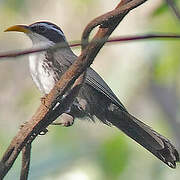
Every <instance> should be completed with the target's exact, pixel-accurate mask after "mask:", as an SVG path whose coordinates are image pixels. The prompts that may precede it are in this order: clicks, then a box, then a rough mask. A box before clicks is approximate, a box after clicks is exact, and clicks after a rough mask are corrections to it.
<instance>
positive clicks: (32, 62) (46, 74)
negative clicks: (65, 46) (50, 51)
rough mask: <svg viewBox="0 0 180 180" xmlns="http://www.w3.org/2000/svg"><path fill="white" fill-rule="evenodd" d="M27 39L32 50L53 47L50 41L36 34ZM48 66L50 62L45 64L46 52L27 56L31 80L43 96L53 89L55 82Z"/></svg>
mask: <svg viewBox="0 0 180 180" xmlns="http://www.w3.org/2000/svg"><path fill="white" fill-rule="evenodd" d="M29 37H30V39H31V40H32V43H33V48H35V47H38V48H39V47H49V46H52V45H54V43H53V42H52V41H49V40H48V39H46V38H45V37H42V36H40V35H38V34H32V35H29ZM49 65H51V62H48V63H47V61H46V52H40V53H36V54H30V55H29V69H30V73H31V76H32V79H33V81H34V82H35V84H36V86H37V87H38V89H39V90H40V91H41V92H42V93H43V94H48V93H49V92H50V90H51V89H52V88H53V87H54V84H55V81H56V76H55V73H54V71H53V70H52V69H51V68H50V66H49ZM47 69H48V71H47Z"/></svg>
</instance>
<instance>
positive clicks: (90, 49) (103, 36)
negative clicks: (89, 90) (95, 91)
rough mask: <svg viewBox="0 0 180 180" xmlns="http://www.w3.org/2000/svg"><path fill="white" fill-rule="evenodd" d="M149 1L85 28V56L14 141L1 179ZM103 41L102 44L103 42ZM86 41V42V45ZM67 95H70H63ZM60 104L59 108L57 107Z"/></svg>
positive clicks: (127, 1)
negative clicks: (109, 43) (125, 22)
mask: <svg viewBox="0 0 180 180" xmlns="http://www.w3.org/2000/svg"><path fill="white" fill-rule="evenodd" d="M146 1H147V0H122V1H121V2H120V3H119V4H118V6H117V7H116V9H115V10H113V11H111V12H109V13H106V14H104V15H103V16H100V17H98V18H96V19H95V20H93V21H92V22H91V23H90V24H88V26H87V27H86V28H85V30H84V32H83V36H82V43H83V46H82V53H81V55H80V56H79V57H78V59H77V60H76V61H75V62H74V63H73V65H72V66H70V68H69V69H68V70H67V71H66V72H65V74H64V75H63V76H62V77H61V79H60V80H59V81H58V82H57V83H56V85H55V86H54V88H53V89H52V90H51V92H50V93H49V94H48V95H47V96H46V97H44V100H43V102H42V104H41V105H40V107H39V108H38V110H37V111H36V113H35V114H34V115H33V117H32V119H31V120H30V121H28V122H27V123H26V124H25V125H24V126H23V127H22V128H21V129H20V131H19V132H18V133H17V135H16V136H15V137H14V138H13V140H12V141H11V144H10V146H9V147H8V149H7V151H6V152H5V154H4V155H3V158H2V160H1V162H0V178H1V179H2V178H3V177H4V176H5V175H6V174H7V172H8V171H9V170H10V168H11V167H12V165H13V163H14V161H15V160H16V158H17V156H18V155H19V153H20V151H21V150H22V149H23V148H24V147H25V146H26V145H30V144H31V142H32V141H33V140H34V139H35V138H36V137H37V135H38V134H39V133H40V132H41V131H43V130H44V129H46V128H47V127H48V125H50V124H51V123H52V122H53V121H54V120H55V119H56V118H57V117H58V116H59V115H60V114H62V113H63V112H64V111H65V110H66V109H67V108H68V107H69V106H70V105H71V103H72V102H73V99H74V98H75V97H76V95H77V93H78V91H79V89H80V87H81V83H82V81H81V80H80V81H79V82H80V83H77V84H76V85H75V86H74V87H73V88H72V90H70V91H68V92H69V93H68V94H67V93H66V92H67V90H69V89H70V88H71V87H72V85H73V84H74V82H75V80H76V79H77V78H78V77H79V76H80V75H81V74H82V73H83V72H84V71H85V70H86V69H87V67H89V66H90V64H91V63H92V62H93V60H94V58H95V57H96V55H97V54H98V52H99V51H100V49H101V48H102V46H103V45H104V43H105V42H106V41H107V39H108V37H109V36H110V35H111V33H112V32H113V31H114V29H115V28H116V27H117V25H118V24H119V23H120V22H121V21H122V19H123V18H124V16H125V15H126V14H127V13H128V12H129V11H130V10H131V9H133V8H136V7H137V6H139V5H141V4H142V3H144V2H146ZM98 25H101V26H100V28H99V30H98V32H97V34H96V35H95V37H94V38H93V40H92V41H91V42H90V43H89V41H88V39H89V34H90V32H91V31H92V29H93V28H95V27H96V26H98ZM99 40H102V41H99ZM84 42H85V43H84ZM65 93H66V96H65V97H64V96H63V95H64V94H65ZM57 102H58V103H59V105H58V106H57V107H56V105H57Z"/></svg>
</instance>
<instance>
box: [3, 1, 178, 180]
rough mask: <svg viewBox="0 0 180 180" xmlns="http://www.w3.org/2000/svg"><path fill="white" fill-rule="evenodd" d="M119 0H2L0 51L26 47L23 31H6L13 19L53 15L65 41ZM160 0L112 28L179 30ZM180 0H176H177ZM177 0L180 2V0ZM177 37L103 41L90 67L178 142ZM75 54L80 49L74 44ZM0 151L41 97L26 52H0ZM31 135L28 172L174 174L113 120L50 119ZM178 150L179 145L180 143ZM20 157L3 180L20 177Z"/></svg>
mask: <svg viewBox="0 0 180 180" xmlns="http://www.w3.org/2000/svg"><path fill="white" fill-rule="evenodd" d="M118 2H119V1H117V0H111V1H104V0H61V1H60V0H46V1H44V0H31V1H28V0H1V1H0V22H1V26H0V47H1V49H0V52H5V51H8V50H18V49H25V48H28V47H31V42H30V40H29V39H28V38H27V37H26V36H25V35H23V34H21V33H3V30H4V29H6V28H7V27H9V26H12V25H15V24H31V23H33V22H35V21H41V20H46V21H51V22H54V23H56V24H57V25H59V26H60V27H61V28H62V29H63V31H64V32H65V34H66V36H67V39H68V40H69V41H72V40H78V39H80V38H81V33H82V31H83V28H84V27H85V26H86V24H87V23H88V22H89V21H90V20H92V19H93V18H95V17H96V16H98V15H100V14H102V13H105V12H107V11H110V10H112V9H113V8H114V7H115V6H116V5H117V3H118ZM164 2H165V1H161V0H149V1H148V2H147V3H145V4H144V5H142V6H141V7H139V8H137V9H135V10H133V11H132V12H131V13H129V14H128V15H127V16H126V17H125V19H124V20H123V22H122V23H121V24H120V26H119V27H118V28H117V29H116V30H115V32H114V33H113V36H118V35H132V34H138V33H147V32H177V33H178V32H180V22H179V21H178V20H177V19H176V18H175V17H174V16H173V15H172V13H171V11H170V10H169V8H168V7H167V6H166V4H165V3H164ZM176 2H178V1H176ZM178 3H179V2H178ZM179 5H180V3H179ZM179 50H180V42H179V41H177V40H176V41H141V42H133V43H119V44H113V45H109V46H106V47H104V48H103V49H102V50H101V52H100V53H99V55H98V56H97V58H96V60H95V62H94V64H93V67H94V68H95V69H96V70H97V71H98V73H99V74H100V75H102V77H103V78H104V79H105V81H106V82H107V83H108V84H109V86H110V87H111V88H112V89H113V91H114V92H115V94H116V95H117V96H118V97H119V98H120V100H121V101H122V102H123V104H124V105H125V106H126V107H127V109H128V110H129V112H131V113H132V114H133V115H134V116H136V117H137V118H139V119H141V120H143V121H144V122H145V123H147V124H149V125H150V126H152V127H153V128H154V129H156V130H157V131H158V132H160V133H162V134H163V135H165V136H166V137H168V138H170V139H171V141H172V142H173V143H174V144H175V145H176V146H177V147H178V148H179V147H180V130H179V129H180V118H179V117H180V113H179V104H180V101H179V99H180V81H179V76H180V51H179ZM74 51H75V53H76V54H79V52H80V49H74ZM0 61H1V62H0V83H1V86H0V94H1V95H0V147H1V148H0V154H1V156H2V154H3V152H4V151H5V149H6V148H7V146H8V144H9V143H10V140H11V139H12V138H13V136H14V135H15V134H16V133H17V131H18V128H19V126H20V125H21V124H22V123H23V122H25V121H27V120H28V119H30V118H31V116H32V114H33V113H34V112H35V110H36V108H37V107H38V105H39V104H40V97H41V95H40V93H39V92H38V90H37V89H36V87H35V85H34V84H33V82H32V80H31V77H30V75H29V72H28V71H29V70H28V57H27V56H25V57H18V58H14V59H3V60H0ZM48 129H49V133H48V134H47V135H46V136H40V137H38V138H37V139H36V140H35V141H34V142H33V149H32V161H31V168H30V176H29V179H30V180H31V179H33V180H36V179H37V180H59V179H61V180H75V179H78V180H110V179H114V180H118V179H121V180H126V179H133V180H136V179H146V180H151V179H153V180H177V179H180V167H179V166H180V165H178V167H177V169H176V170H172V169H170V168H169V167H167V166H166V165H164V164H163V163H161V162H160V161H159V160H158V159H156V158H155V157H154V156H152V155H151V154H150V153H149V152H147V151H146V150H145V149H144V148H142V147H141V146H140V145H138V144H137V143H135V142H134V141H132V140H131V139H130V138H128V137H127V136H125V135H124V134H123V133H121V132H120V131H119V130H117V129H116V128H110V127H107V126H105V125H103V124H101V123H99V122H97V123H96V124H94V123H91V122H86V121H82V120H76V121H75V124H74V125H73V126H72V127H69V128H65V127H60V126H50V127H49V128H48ZM179 150H180V148H179ZM20 166H21V158H20V157H19V158H18V160H17V161H16V163H15V164H14V166H13V168H12V169H11V170H10V172H9V173H8V175H7V176H6V178H5V180H14V179H19V171H20Z"/></svg>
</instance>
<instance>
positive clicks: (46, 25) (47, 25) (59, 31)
mask: <svg viewBox="0 0 180 180" xmlns="http://www.w3.org/2000/svg"><path fill="white" fill-rule="evenodd" d="M39 25H42V26H45V27H47V28H48V29H53V30H54V31H56V32H58V33H59V34H61V36H63V38H64V40H65V39H66V38H65V36H64V33H63V32H62V31H61V30H59V29H57V28H55V27H54V26H53V25H50V24H46V23H40V24H39Z"/></svg>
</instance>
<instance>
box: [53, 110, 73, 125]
mask: <svg viewBox="0 0 180 180" xmlns="http://www.w3.org/2000/svg"><path fill="white" fill-rule="evenodd" d="M73 124H74V117H73V116H71V115H70V114H67V113H63V114H61V116H60V120H59V119H58V120H56V121H54V122H53V123H51V125H63V126H65V127H69V126H72V125H73Z"/></svg>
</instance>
